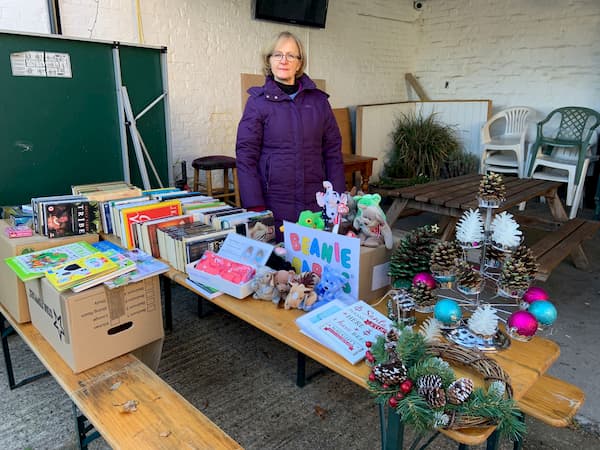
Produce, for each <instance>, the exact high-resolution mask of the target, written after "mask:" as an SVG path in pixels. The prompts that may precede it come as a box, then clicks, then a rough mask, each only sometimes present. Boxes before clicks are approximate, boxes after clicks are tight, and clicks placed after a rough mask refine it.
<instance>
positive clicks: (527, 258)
mask: <svg viewBox="0 0 600 450" xmlns="http://www.w3.org/2000/svg"><path fill="white" fill-rule="evenodd" d="M511 258H512V259H513V260H518V261H521V262H522V263H523V265H524V266H525V270H526V271H527V274H528V275H529V278H531V279H533V278H535V275H536V274H537V270H538V264H537V261H536V259H535V256H533V252H532V251H531V249H530V248H528V247H526V246H525V245H519V246H518V247H517V249H516V250H515V251H514V252H513V254H512V255H511Z"/></svg>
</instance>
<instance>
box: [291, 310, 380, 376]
mask: <svg viewBox="0 0 600 450" xmlns="http://www.w3.org/2000/svg"><path fill="white" fill-rule="evenodd" d="M296 324H297V325H298V326H299V327H300V331H302V333H304V334H306V335H307V336H309V337H311V338H312V339H314V340H316V341H317V342H320V343H321V344H323V345H324V346H326V347H327V348H329V349H331V350H333V351H334V352H336V353H338V354H339V355H341V356H342V357H343V358H344V359H346V360H347V361H348V362H350V363H352V364H356V363H357V362H359V361H360V360H362V359H363V358H364V356H365V351H366V350H367V346H366V342H367V341H375V340H376V339H377V336H380V335H383V334H386V333H387V332H388V331H389V329H390V326H391V324H392V321H391V320H390V319H388V318H387V317H385V316H384V315H383V314H381V313H380V312H379V311H377V310H376V309H375V308H373V307H372V306H370V305H368V304H367V303H365V302H363V301H362V300H360V301H357V302H355V303H353V304H351V305H349V306H348V305H345V304H344V303H342V302H341V301H339V300H333V301H331V302H329V303H326V304H325V305H323V306H321V307H319V308H316V309H314V310H313V311H310V312H308V313H306V314H304V315H303V316H300V317H299V318H298V319H296Z"/></svg>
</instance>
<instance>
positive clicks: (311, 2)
mask: <svg viewBox="0 0 600 450" xmlns="http://www.w3.org/2000/svg"><path fill="white" fill-rule="evenodd" d="M327 3H328V0H254V2H253V13H254V18H255V19H261V20H270V21H273V22H282V23H292V24H294V25H305V26H308V27H316V28H325V20H326V19H327Z"/></svg>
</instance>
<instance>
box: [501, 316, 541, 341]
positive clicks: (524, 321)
mask: <svg viewBox="0 0 600 450" xmlns="http://www.w3.org/2000/svg"><path fill="white" fill-rule="evenodd" d="M506 324H507V325H508V328H511V329H514V330H515V331H516V332H517V334H519V335H520V336H524V337H531V336H533V335H534V334H535V332H536V331H537V329H538V321H537V319H536V318H535V316H534V315H533V314H531V313H530V312H529V311H515V312H514V313H512V314H511V315H510V317H509V318H508V320H507V321H506Z"/></svg>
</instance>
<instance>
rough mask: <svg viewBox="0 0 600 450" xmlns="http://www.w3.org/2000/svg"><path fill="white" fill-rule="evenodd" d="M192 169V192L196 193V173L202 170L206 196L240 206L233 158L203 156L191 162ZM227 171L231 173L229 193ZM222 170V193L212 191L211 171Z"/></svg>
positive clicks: (197, 183)
mask: <svg viewBox="0 0 600 450" xmlns="http://www.w3.org/2000/svg"><path fill="white" fill-rule="evenodd" d="M192 167H193V168H194V185H193V188H194V191H196V192H198V189H199V182H198V178H199V176H198V172H199V171H200V170H203V171H205V172H206V186H205V188H206V194H207V195H210V196H211V197H214V198H219V199H223V201H225V202H227V203H230V204H232V205H234V206H240V205H241V203H240V190H239V185H238V178H237V169H236V165H235V158H232V157H231V156H225V155H213V156H204V157H202V158H196V159H195V160H194V161H193V162H192ZM229 169H231V172H232V173H233V191H230V186H229ZM213 170H222V171H223V189H222V191H221V190H220V189H219V190H216V191H215V190H213V185H212V171H213Z"/></svg>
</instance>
